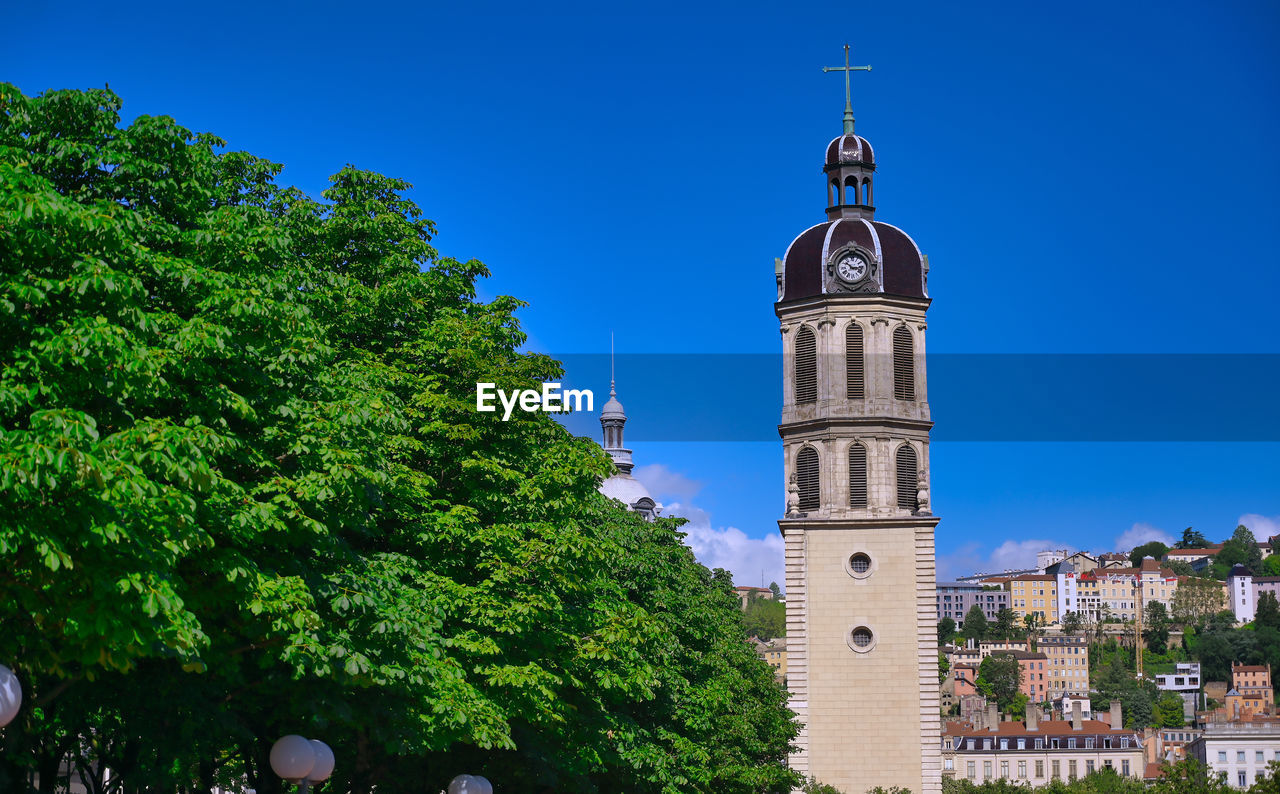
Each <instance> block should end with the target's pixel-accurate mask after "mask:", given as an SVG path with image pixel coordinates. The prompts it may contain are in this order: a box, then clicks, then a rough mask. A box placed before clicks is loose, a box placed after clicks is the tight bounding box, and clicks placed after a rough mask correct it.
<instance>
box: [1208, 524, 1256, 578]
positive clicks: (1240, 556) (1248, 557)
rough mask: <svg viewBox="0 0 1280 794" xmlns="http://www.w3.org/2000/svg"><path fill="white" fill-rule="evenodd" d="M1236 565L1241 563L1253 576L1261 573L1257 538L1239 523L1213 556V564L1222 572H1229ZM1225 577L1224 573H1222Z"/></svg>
mask: <svg viewBox="0 0 1280 794" xmlns="http://www.w3.org/2000/svg"><path fill="white" fill-rule="evenodd" d="M1236 565H1243V566H1244V567H1246V568H1248V569H1249V571H1250V573H1252V574H1254V575H1255V576H1257V575H1261V574H1262V572H1263V567H1262V550H1261V549H1259V548H1258V540H1257V538H1255V537H1254V536H1253V533H1252V532H1251V531H1249V528H1248V527H1246V526H1245V525H1243V524H1241V525H1240V526H1238V527H1236V531H1235V532H1233V533H1231V538H1230V539H1229V540H1227V541H1226V542H1225V543H1223V544H1222V549H1221V550H1220V551H1219V552H1218V554H1217V556H1216V557H1214V566H1215V567H1216V568H1219V569H1221V571H1224V572H1230V571H1231V568H1232V567H1233V566H1236ZM1223 575H1224V577H1225V573H1224V574H1223Z"/></svg>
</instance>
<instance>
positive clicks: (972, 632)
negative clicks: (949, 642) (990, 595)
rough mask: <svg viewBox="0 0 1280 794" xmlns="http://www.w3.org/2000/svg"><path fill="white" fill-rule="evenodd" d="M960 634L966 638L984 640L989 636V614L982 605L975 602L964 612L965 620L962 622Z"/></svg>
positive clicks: (976, 640) (975, 640) (977, 640)
mask: <svg viewBox="0 0 1280 794" xmlns="http://www.w3.org/2000/svg"><path fill="white" fill-rule="evenodd" d="M960 636H962V637H964V638H965V639H966V640H973V641H974V642H982V640H984V639H986V637H987V616H986V615H985V614H984V613H983V611H982V607H981V606H980V605H978V604H974V605H973V606H971V607H969V611H968V612H966V613H964V622H963V623H962V624H960Z"/></svg>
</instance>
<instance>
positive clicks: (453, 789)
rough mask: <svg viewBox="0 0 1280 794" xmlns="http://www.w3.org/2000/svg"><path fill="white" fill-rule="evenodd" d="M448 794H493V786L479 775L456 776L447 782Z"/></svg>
mask: <svg viewBox="0 0 1280 794" xmlns="http://www.w3.org/2000/svg"><path fill="white" fill-rule="evenodd" d="M449 794H493V784H492V783H490V782H489V781H488V780H487V779H485V778H483V777H480V776H479V775H458V776H457V777H455V778H454V779H453V780H450V781H449Z"/></svg>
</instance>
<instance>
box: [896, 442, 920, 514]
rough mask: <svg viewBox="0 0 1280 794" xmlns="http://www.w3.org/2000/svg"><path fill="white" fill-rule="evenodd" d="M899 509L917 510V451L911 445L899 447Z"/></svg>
mask: <svg viewBox="0 0 1280 794" xmlns="http://www.w3.org/2000/svg"><path fill="white" fill-rule="evenodd" d="M897 469H898V507H900V508H902V509H903V510H915V509H916V508H918V507H919V506H920V504H919V503H918V502H917V501H916V485H917V483H916V451H915V449H914V448H913V447H912V446H911V445H910V444H903V445H902V446H900V447H898V461H897Z"/></svg>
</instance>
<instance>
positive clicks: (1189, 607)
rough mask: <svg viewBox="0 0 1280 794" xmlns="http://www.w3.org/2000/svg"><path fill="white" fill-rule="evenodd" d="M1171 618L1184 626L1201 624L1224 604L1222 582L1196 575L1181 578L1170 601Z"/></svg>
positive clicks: (1224, 596)
mask: <svg viewBox="0 0 1280 794" xmlns="http://www.w3.org/2000/svg"><path fill="white" fill-rule="evenodd" d="M1170 603H1171V606H1172V608H1173V619H1174V620H1176V621H1177V622H1179V623H1181V624H1183V625H1184V626H1203V625H1204V623H1205V621H1207V620H1208V619H1209V618H1210V616H1212V615H1214V614H1216V613H1218V612H1221V611H1222V610H1223V608H1224V607H1225V606H1226V594H1225V592H1224V591H1223V589H1222V583H1221V582H1218V581H1215V580H1213V579H1205V578H1201V577H1198V576H1193V577H1189V578H1187V579H1183V580H1182V582H1181V583H1180V584H1179V585H1178V589H1177V590H1175V591H1174V593H1173V599H1172V601H1171V602H1170Z"/></svg>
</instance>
